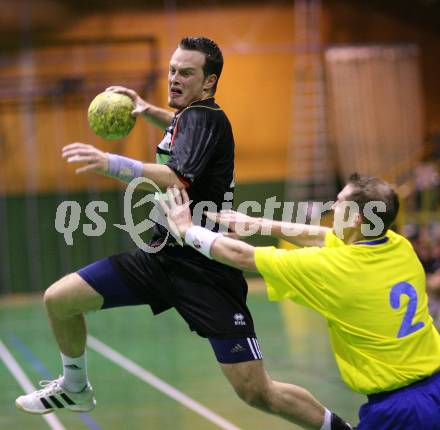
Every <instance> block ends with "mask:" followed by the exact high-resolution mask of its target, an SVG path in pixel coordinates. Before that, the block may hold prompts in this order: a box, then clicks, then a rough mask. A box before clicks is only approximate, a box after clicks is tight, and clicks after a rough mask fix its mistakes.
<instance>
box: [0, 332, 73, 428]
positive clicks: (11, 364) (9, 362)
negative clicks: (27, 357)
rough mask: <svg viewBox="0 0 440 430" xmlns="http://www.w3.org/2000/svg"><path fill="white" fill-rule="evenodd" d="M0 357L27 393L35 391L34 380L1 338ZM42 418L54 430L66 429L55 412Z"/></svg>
mask: <svg viewBox="0 0 440 430" xmlns="http://www.w3.org/2000/svg"><path fill="white" fill-rule="evenodd" d="M0 358H1V359H2V360H3V362H4V363H5V365H6V367H7V368H8V369H9V371H10V372H11V373H12V375H13V376H14V378H15V380H16V381H17V382H18V383H19V384H20V386H21V388H23V390H24V392H25V393H30V392H32V391H35V387H34V386H33V385H32V382H31V381H30V380H29V378H28V377H27V376H26V374H25V373H24V372H23V369H22V368H21V367H20V365H19V364H18V363H17V361H16V360H15V358H14V357H13V356H12V354H11V353H10V352H9V350H8V348H6V346H5V344H4V343H3V342H2V341H1V340H0ZM41 418H43V419H44V420H46V421H47V423H48V424H49V427H50V428H51V429H53V430H66V428H65V427H64V426H63V425H62V424H61V422H60V420H59V419H58V418H57V417H56V416H55V415H53V414H49V415H41Z"/></svg>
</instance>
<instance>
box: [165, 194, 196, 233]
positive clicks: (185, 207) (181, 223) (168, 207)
mask: <svg viewBox="0 0 440 430" xmlns="http://www.w3.org/2000/svg"><path fill="white" fill-rule="evenodd" d="M166 196H167V201H165V200H164V199H160V200H159V203H160V206H161V207H162V209H163V211H164V212H165V215H166V216H167V218H168V224H169V226H170V228H172V229H173V230H174V232H175V233H177V234H178V235H180V236H181V237H183V238H184V237H185V234H186V230H188V229H189V228H190V227H191V226H192V219H191V211H190V209H189V205H190V203H191V202H190V201H189V197H188V193H187V192H186V191H185V189H182V190H179V189H178V188H177V187H170V188H168V189H167V193H166Z"/></svg>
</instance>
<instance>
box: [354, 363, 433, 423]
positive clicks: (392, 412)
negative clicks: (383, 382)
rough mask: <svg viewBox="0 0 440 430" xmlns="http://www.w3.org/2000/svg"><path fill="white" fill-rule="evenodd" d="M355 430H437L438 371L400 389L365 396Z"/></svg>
mask: <svg viewBox="0 0 440 430" xmlns="http://www.w3.org/2000/svg"><path fill="white" fill-rule="evenodd" d="M359 419H360V423H359V425H358V427H356V428H357V429H358V430H440V372H438V373H435V374H434V375H432V376H430V377H428V378H426V379H423V380H421V381H418V382H415V383H413V384H411V385H408V386H406V387H403V388H399V389H397V390H394V391H390V392H383V393H378V394H372V395H370V396H368V403H366V404H365V405H363V406H362V407H361V409H360V411H359Z"/></svg>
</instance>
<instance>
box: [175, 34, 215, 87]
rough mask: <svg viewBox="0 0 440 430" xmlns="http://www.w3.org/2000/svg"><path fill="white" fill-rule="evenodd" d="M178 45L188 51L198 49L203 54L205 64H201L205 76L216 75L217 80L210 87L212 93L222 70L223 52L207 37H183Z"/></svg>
mask: <svg viewBox="0 0 440 430" xmlns="http://www.w3.org/2000/svg"><path fill="white" fill-rule="evenodd" d="M179 47H180V48H182V49H187V50H189V51H198V52H201V53H202V54H204V55H205V64H204V65H203V74H204V75H205V78H206V77H207V76H209V75H216V76H217V81H216V83H215V85H214V87H213V88H212V93H213V94H214V93H215V91H216V90H217V83H218V80H219V79H220V75H221V74H222V70H223V54H222V51H221V50H220V48H219V47H218V45H217V44H216V43H215V42H214V41H213V40H211V39H208V38H207V37H184V38H183V39H182V40H181V41H180V42H179Z"/></svg>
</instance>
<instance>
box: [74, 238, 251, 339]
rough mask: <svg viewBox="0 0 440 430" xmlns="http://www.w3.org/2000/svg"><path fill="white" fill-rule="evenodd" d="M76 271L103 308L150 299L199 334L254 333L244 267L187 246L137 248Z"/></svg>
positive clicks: (221, 336) (159, 309)
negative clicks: (155, 249)
mask: <svg viewBox="0 0 440 430" xmlns="http://www.w3.org/2000/svg"><path fill="white" fill-rule="evenodd" d="M78 273H79V275H80V276H81V277H82V278H83V279H84V280H85V281H86V282H88V283H89V284H90V285H91V286H92V287H93V288H94V289H95V290H96V291H97V292H98V293H100V294H101V295H102V296H103V297H104V305H103V308H112V307H117V306H127V305H139V304H148V305H150V307H151V309H152V311H153V313H154V314H158V313H160V312H163V311H165V310H167V309H170V308H172V307H174V308H175V309H176V310H177V312H178V313H179V314H180V315H181V316H182V317H183V319H184V320H185V321H186V322H187V323H188V325H189V328H190V329H191V330H192V331H195V332H197V333H198V334H199V335H200V336H202V337H208V338H216V339H237V338H248V337H249V338H254V337H255V332H254V324H253V321H252V316H251V314H250V312H249V309H248V307H247V305H246V296H247V283H246V281H245V279H244V277H243V274H242V272H241V271H239V270H237V269H234V268H231V267H228V266H225V265H223V264H220V263H217V262H215V261H212V260H209V259H207V258H206V257H204V256H203V255H201V254H199V253H198V252H197V251H195V250H193V249H192V248H189V247H187V246H185V247H180V246H174V247H171V246H166V247H165V248H164V249H162V250H161V251H159V252H157V253H146V252H144V251H142V250H140V249H136V250H134V251H132V252H124V253H122V254H118V255H114V256H112V257H110V258H107V259H103V260H100V261H98V262H96V263H93V264H91V265H89V266H86V267H85V268H83V269H81V270H79V271H78Z"/></svg>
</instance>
